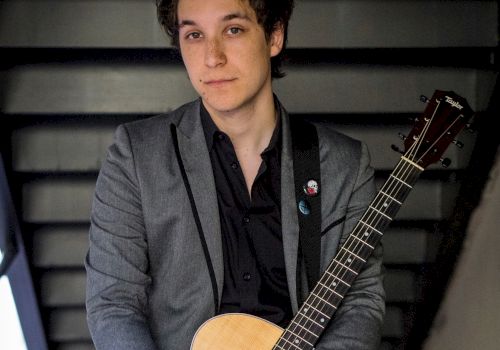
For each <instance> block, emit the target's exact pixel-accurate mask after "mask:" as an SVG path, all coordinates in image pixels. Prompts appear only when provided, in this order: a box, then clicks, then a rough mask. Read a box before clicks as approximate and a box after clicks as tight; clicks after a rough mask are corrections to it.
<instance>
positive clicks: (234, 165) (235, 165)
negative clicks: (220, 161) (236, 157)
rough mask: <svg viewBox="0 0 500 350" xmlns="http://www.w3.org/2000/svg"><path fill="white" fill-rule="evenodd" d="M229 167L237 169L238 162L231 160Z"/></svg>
mask: <svg viewBox="0 0 500 350" xmlns="http://www.w3.org/2000/svg"><path fill="white" fill-rule="evenodd" d="M231 168H233V169H234V170H236V169H238V163H236V162H232V163H231Z"/></svg>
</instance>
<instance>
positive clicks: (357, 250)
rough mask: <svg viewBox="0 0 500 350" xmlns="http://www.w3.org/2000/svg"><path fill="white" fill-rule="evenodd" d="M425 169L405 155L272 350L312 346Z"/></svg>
mask: <svg viewBox="0 0 500 350" xmlns="http://www.w3.org/2000/svg"><path fill="white" fill-rule="evenodd" d="M423 170H424V169H423V168H422V167H421V166H419V165H418V164H416V163H414V162H412V161H411V160H409V159H408V158H405V157H404V156H403V157H401V159H400V161H399V162H398V164H397V165H396V167H395V169H394V170H393V172H392V173H391V175H390V176H389V178H388V179H387V181H386V182H385V183H384V185H383V186H382V188H381V189H380V190H379V192H378V193H377V195H376V196H375V199H374V200H373V201H372V202H371V203H370V205H369V206H368V208H367V209H366V211H365V212H364V214H363V216H362V217H361V219H360V220H359V221H358V223H357V224H356V226H355V227H354V229H353V231H352V232H351V233H350V235H349V236H348V238H347V239H346V241H345V242H344V244H343V245H342V246H341V247H340V249H339V251H338V252H337V254H336V256H335V257H334V259H333V260H332V261H331V263H330V265H329V266H328V267H327V268H326V270H325V272H324V273H323V275H322V276H321V278H320V279H319V281H318V282H317V283H316V285H315V287H314V288H313V290H312V291H311V293H310V294H309V296H308V298H307V299H306V300H305V302H304V303H303V304H302V306H301V308H300V310H299V312H298V313H297V315H295V317H294V318H293V319H292V321H291V322H290V324H289V326H288V327H287V328H286V329H285V331H284V332H283V334H282V336H281V338H280V340H279V341H278V342H277V343H276V345H275V346H274V348H273V349H295V350H297V349H301V350H303V349H313V348H314V344H316V341H317V340H318V338H319V337H320V335H321V334H322V332H323V330H324V328H325V327H326V325H327V324H328V322H329V321H330V320H331V319H332V318H333V316H334V314H335V311H336V310H337V308H338V307H339V305H340V303H341V302H342V300H343V298H344V296H345V295H346V294H347V292H348V291H349V288H350V287H351V285H352V284H353V282H354V280H355V279H356V277H357V275H358V274H359V272H360V271H361V269H362V268H363V266H364V264H365V262H366V261H367V260H368V258H369V257H370V255H371V254H372V252H373V250H374V249H375V247H376V246H377V244H378V243H379V241H380V239H381V238H382V235H383V232H384V230H385V229H386V228H387V226H389V224H390V223H391V221H392V220H393V218H394V217H395V216H396V213H397V212H398V211H399V209H400V208H401V206H402V204H403V203H404V201H405V200H406V198H407V197H408V194H409V193H410V191H411V189H412V188H413V185H414V184H415V183H416V182H417V180H418V177H419V175H420V173H421V172H422V171H423Z"/></svg>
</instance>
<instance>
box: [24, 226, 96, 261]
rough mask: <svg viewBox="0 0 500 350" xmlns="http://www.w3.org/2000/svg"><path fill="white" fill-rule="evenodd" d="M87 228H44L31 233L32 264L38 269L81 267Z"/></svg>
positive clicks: (87, 242)
mask: <svg viewBox="0 0 500 350" xmlns="http://www.w3.org/2000/svg"><path fill="white" fill-rule="evenodd" d="M88 231H89V229H88V226H87V225H83V226H77V225H71V226H62V227H61V226H46V227H43V228H41V229H38V230H36V231H35V232H33V246H34V247H36V249H34V250H33V264H34V265H35V266H36V267H38V268H45V269H47V268H53V267H80V268H81V267H83V262H84V259H85V255H86V253H87V249H88V245H89V237H88Z"/></svg>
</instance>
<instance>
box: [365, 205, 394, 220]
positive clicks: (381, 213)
mask: <svg viewBox="0 0 500 350" xmlns="http://www.w3.org/2000/svg"><path fill="white" fill-rule="evenodd" d="M369 208H370V209H372V210H375V211H376V212H377V213H379V214H380V215H383V216H385V217H386V218H387V219H389V220H390V221H392V218H391V217H390V216H389V215H387V214H385V213H383V212H381V211H380V210H378V209H377V208H374V207H372V206H371V205H370V207H369Z"/></svg>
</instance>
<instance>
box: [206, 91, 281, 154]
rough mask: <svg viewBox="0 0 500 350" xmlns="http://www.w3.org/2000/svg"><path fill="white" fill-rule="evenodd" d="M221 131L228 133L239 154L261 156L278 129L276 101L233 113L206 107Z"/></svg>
mask: <svg viewBox="0 0 500 350" xmlns="http://www.w3.org/2000/svg"><path fill="white" fill-rule="evenodd" d="M205 107H206V108H207V111H208V112H209V114H210V116H211V118H212V120H213V121H214V123H215V125H217V127H218V128H219V130H221V131H223V132H224V133H226V134H227V135H228V136H229V138H230V139H231V142H232V143H233V146H234V148H235V151H236V153H237V154H239V155H240V154H241V155H243V154H246V155H248V154H259V155H260V153H262V151H264V149H265V148H266V147H267V145H268V144H269V141H270V140H271V137H272V135H273V131H274V128H275V127H276V110H275V106H274V99H273V96H272V95H271V96H270V98H269V99H267V100H266V101H264V103H261V104H259V105H258V106H249V107H246V108H241V109H239V110H237V111H231V112H217V111H211V110H210V108H209V106H205Z"/></svg>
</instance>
